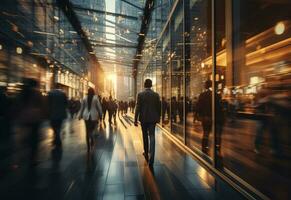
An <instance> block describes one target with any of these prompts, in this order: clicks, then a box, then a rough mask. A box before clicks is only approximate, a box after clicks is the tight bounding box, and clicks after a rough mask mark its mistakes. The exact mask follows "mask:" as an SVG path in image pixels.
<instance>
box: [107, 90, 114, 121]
mask: <svg viewBox="0 0 291 200" xmlns="http://www.w3.org/2000/svg"><path fill="white" fill-rule="evenodd" d="M107 110H108V115H109V118H108V122H109V124H112V117H113V114H114V110H115V104H114V101H113V99H112V96H110V97H109V100H108V101H107Z"/></svg>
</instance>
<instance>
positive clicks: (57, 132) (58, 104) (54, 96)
mask: <svg viewBox="0 0 291 200" xmlns="http://www.w3.org/2000/svg"><path fill="white" fill-rule="evenodd" d="M70 103H71V104H73V100H71V101H70ZM48 105H49V119H50V124H51V126H52V128H53V130H54V141H53V144H54V145H55V146H56V147H61V146H62V141H61V128H62V124H63V121H64V119H66V118H67V107H68V100H67V96H66V94H65V93H64V92H63V91H62V90H61V89H60V88H59V85H56V88H55V89H53V90H51V91H50V92H49V93H48ZM71 106H73V105H71Z"/></svg>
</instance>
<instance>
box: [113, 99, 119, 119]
mask: <svg viewBox="0 0 291 200" xmlns="http://www.w3.org/2000/svg"><path fill="white" fill-rule="evenodd" d="M113 104H114V110H113V117H114V123H116V115H117V109H118V104H117V100H116V99H115V100H114V101H113Z"/></svg>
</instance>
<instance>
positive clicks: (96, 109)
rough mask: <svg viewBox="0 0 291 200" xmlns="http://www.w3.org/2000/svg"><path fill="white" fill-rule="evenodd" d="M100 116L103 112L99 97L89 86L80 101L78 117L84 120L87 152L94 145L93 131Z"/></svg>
mask: <svg viewBox="0 0 291 200" xmlns="http://www.w3.org/2000/svg"><path fill="white" fill-rule="evenodd" d="M102 116H103V113H102V107H101V104H100V102H99V98H98V97H97V96H96V95H95V91H94V89H93V88H89V89H88V95H87V96H86V97H85V98H84V99H83V101H82V103H81V110H80V116H79V119H81V118H83V119H84V120H85V125H86V142H87V151H88V152H90V151H91V150H92V148H93V146H94V137H93V131H94V129H95V127H96V125H97V124H98V121H99V120H100V119H102Z"/></svg>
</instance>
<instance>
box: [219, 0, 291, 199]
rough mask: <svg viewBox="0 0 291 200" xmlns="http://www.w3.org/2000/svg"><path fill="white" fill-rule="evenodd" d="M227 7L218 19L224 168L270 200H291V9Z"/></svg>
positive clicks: (252, 0)
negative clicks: (290, 199) (290, 188)
mask: <svg viewBox="0 0 291 200" xmlns="http://www.w3.org/2000/svg"><path fill="white" fill-rule="evenodd" d="M222 2H223V1H222ZM225 2H226V4H225V3H224V4H219V5H218V7H217V12H218V13H220V15H219V16H218V15H217V16H216V17H217V20H216V21H217V32H216V36H217V38H216V39H217V41H216V45H217V50H218V51H217V54H216V60H217V66H216V76H217V79H216V88H217V90H216V92H217V94H218V95H219V96H221V109H220V110H221V112H222V113H223V116H224V120H223V121H221V124H223V126H222V127H223V128H222V130H217V134H220V133H221V147H220V148H219V149H221V152H219V149H217V151H218V158H220V161H219V164H220V167H221V169H223V170H225V171H226V172H227V173H228V172H229V173H234V174H235V175H236V176H238V177H240V178H241V179H243V180H244V181H246V182H247V183H249V184H250V185H251V186H253V187H254V188H256V189H258V190H259V191H260V192H261V193H263V194H264V195H266V196H268V197H269V198H271V199H289V198H290V194H291V193H290V190H289V187H290V184H291V175H290V171H291V164H290V145H291V140H290V138H291V137H290V125H289V124H290V116H291V109H290V107H291V101H290V98H291V93H290V91H291V77H290V72H291V64H290V63H291V49H290V44H291V37H290V36H291V17H290V6H291V3H290V1H259V0H236V1H232V3H233V4H232V5H230V4H229V3H230V1H225ZM231 11H232V12H231ZM221 13H223V14H222V15H221ZM231 13H232V16H231ZM222 16H226V17H225V18H224V17H222ZM222 22H223V23H222ZM216 112H218V111H217V109H216ZM217 118H218V115H217ZM219 143H220V142H218V143H217V144H219Z"/></svg>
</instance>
